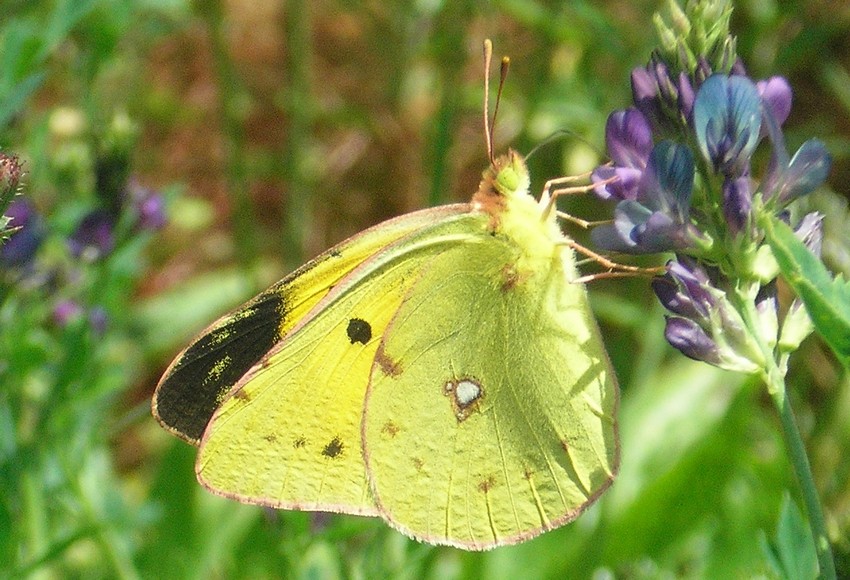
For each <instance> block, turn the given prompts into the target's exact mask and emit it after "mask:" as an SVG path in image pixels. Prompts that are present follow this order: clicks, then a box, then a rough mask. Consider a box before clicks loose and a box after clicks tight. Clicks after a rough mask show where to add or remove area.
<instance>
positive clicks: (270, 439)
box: [263, 433, 277, 443]
mask: <svg viewBox="0 0 850 580" xmlns="http://www.w3.org/2000/svg"><path fill="white" fill-rule="evenodd" d="M263 439H265V440H266V441H268V442H269V443H274V442H275V441H277V435H275V434H274V433H267V434H266V435H263Z"/></svg>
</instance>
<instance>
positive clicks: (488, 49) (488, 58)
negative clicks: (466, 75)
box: [484, 38, 501, 165]
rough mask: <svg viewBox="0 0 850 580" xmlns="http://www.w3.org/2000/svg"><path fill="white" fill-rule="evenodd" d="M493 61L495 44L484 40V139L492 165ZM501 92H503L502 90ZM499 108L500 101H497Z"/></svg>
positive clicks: (486, 39) (487, 39)
mask: <svg viewBox="0 0 850 580" xmlns="http://www.w3.org/2000/svg"><path fill="white" fill-rule="evenodd" d="M492 61H493V43H492V42H491V41H490V39H489V38H485V39H484V139H485V140H486V141H487V158H488V159H489V160H490V164H491V165H492V164H493V162H494V159H493V128H492V126H491V125H490V64H491V63H492ZM500 92H501V90H500ZM497 106H498V101H497Z"/></svg>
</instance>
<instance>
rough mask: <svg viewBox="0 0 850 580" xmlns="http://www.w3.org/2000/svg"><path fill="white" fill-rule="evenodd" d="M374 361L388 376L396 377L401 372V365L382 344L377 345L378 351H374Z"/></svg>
mask: <svg viewBox="0 0 850 580" xmlns="http://www.w3.org/2000/svg"><path fill="white" fill-rule="evenodd" d="M375 363H377V365H378V366H379V367H381V372H382V373H384V374H385V375H387V376H388V377H397V376H399V375H400V374H401V372H402V369H401V365H400V364H399V363H397V362H396V361H394V360H393V359H392V358H390V356H389V355H388V354H387V353H386V351H385V350H384V345H383V344H380V345H379V346H378V351H377V352H376V353H375Z"/></svg>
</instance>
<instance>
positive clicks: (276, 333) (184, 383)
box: [155, 285, 286, 442]
mask: <svg viewBox="0 0 850 580" xmlns="http://www.w3.org/2000/svg"><path fill="white" fill-rule="evenodd" d="M285 311H286V308H285V302H284V299H283V297H282V296H281V294H280V290H279V285H277V286H273V287H272V288H271V289H269V290H267V291H266V292H264V293H263V294H260V295H259V296H258V297H257V298H255V299H254V300H253V301H251V302H249V303H248V304H247V305H246V306H245V307H244V308H242V309H240V310H237V311H236V312H235V313H233V314H232V315H231V316H230V317H228V318H227V320H225V321H224V322H223V323H222V324H221V325H220V326H218V327H217V328H215V329H213V330H211V331H210V332H208V333H207V334H204V335H203V336H201V337H200V338H199V339H198V340H196V341H195V342H194V343H192V344H191V345H190V346H189V348H187V349H186V351H185V352H184V353H183V355H182V356H181V357H180V359H179V360H178V361H177V362H176V363H175V364H174V366H173V367H172V368H171V370H170V371H169V372H168V375H167V376H166V377H164V378H163V380H162V382H161V383H160V385H159V387H158V389H157V393H156V401H155V405H156V412H157V415H158V416H159V418H160V420H161V421H162V422H163V423H164V424H166V425H167V426H168V427H170V428H171V429H173V430H174V431H176V432H177V433H180V434H182V435H183V436H184V438H185V439H187V440H188V441H190V442H197V441H198V440H199V439H200V438H201V435H202V434H203V432H204V429H205V428H206V426H207V423H208V422H209V420H210V418H212V414H213V413H214V412H215V410H216V408H217V407H218V406H219V405H220V404H221V401H222V399H223V398H224V396H225V395H226V394H227V393H228V392H229V391H230V389H231V387H233V385H235V384H236V382H237V381H238V380H239V379H240V378H242V376H243V375H244V374H245V373H246V372H248V370H249V369H250V368H251V367H252V366H254V365H255V364H256V363H257V362H258V361H259V360H260V359H261V358H262V356H263V355H264V354H266V353H267V352H268V351H269V350H271V348H272V347H273V346H274V345H275V344H276V343H277V342H278V341H280V338H281V337H280V326H281V322H282V320H283V317H284V315H285Z"/></svg>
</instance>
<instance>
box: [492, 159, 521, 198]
mask: <svg viewBox="0 0 850 580" xmlns="http://www.w3.org/2000/svg"><path fill="white" fill-rule="evenodd" d="M518 186H519V175H517V172H516V170H515V169H514V168H513V166H511V165H508V166H506V167H503V168H501V169H500V170H499V172H498V173H497V174H496V189H498V190H499V193H501V194H507V193H510V192H514V191H516V190H517V187H518Z"/></svg>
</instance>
